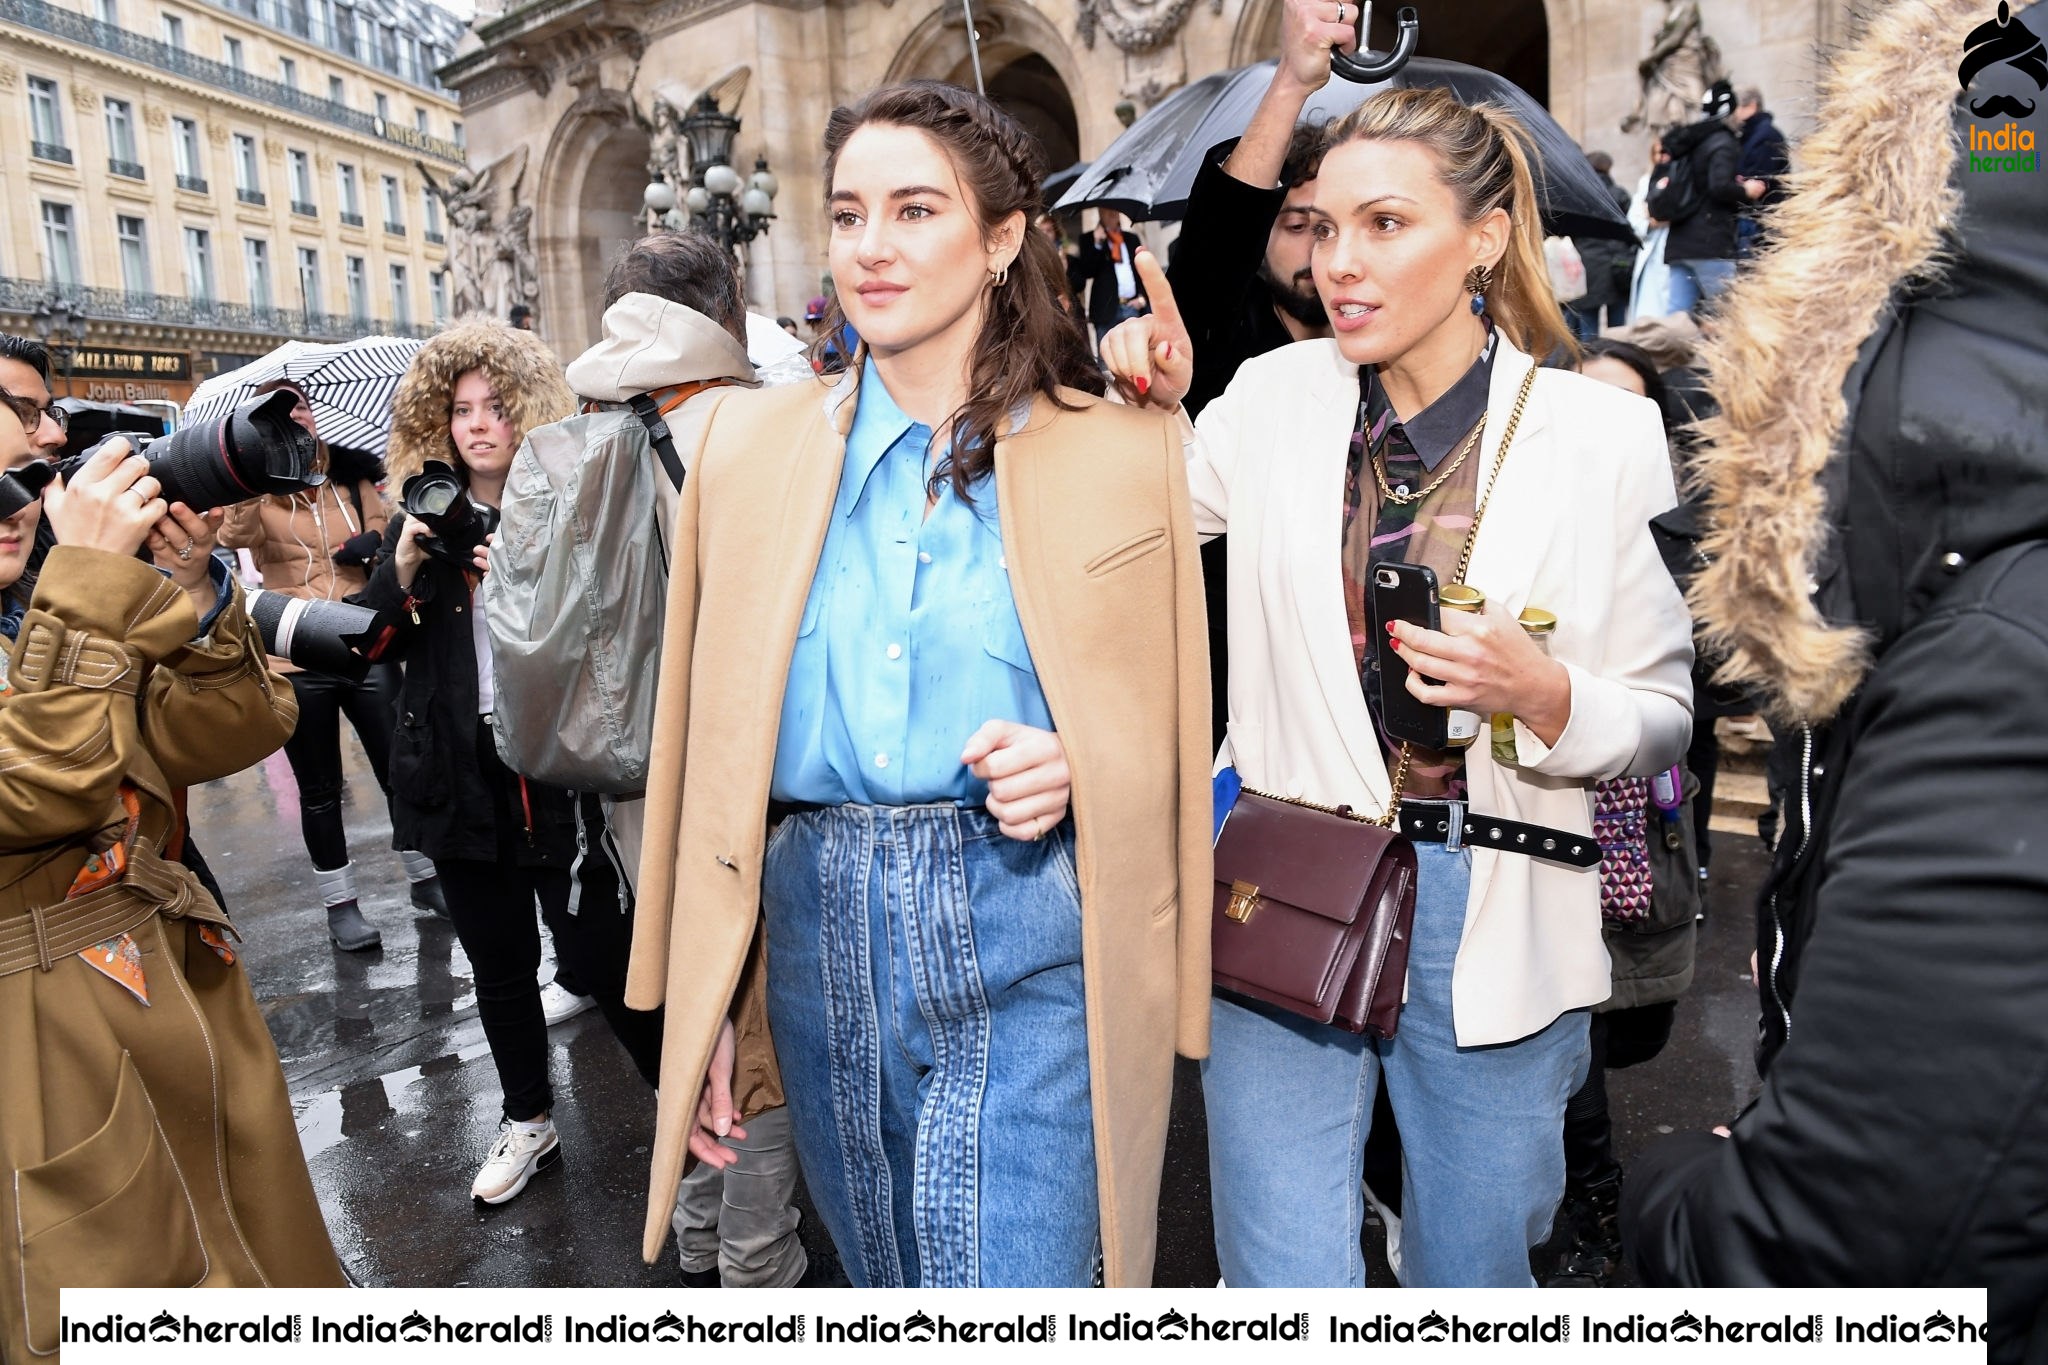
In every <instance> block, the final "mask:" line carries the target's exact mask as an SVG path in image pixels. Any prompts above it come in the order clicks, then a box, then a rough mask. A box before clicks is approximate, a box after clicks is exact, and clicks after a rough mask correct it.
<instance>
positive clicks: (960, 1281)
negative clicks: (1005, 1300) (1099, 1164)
mask: <svg viewBox="0 0 2048 1365" xmlns="http://www.w3.org/2000/svg"><path fill="white" fill-rule="evenodd" d="M1073 858H1074V834H1073V826H1072V824H1071V823H1065V824H1062V825H1061V826H1060V827H1059V828H1058V829H1055V830H1053V831H1052V832H1050V833H1048V834H1047V835H1046V836H1045V838H1044V839H1042V840H1039V841H1037V842H1035V843H1020V842H1019V841H1017V840H1015V839H1011V838H1008V837H1006V836H1005V835H1003V834H1002V833H1001V832H1000V831H999V830H998V829H997V827H996V821H995V819H994V817H993V816H990V815H989V814H988V813H987V812H986V811H983V810H979V809H966V808H962V807H958V806H951V805H930V806H835V807H832V808H830V809H826V810H820V811H808V812H804V813H801V814H797V815H792V816H790V817H788V818H787V819H785V820H784V821H783V822H782V824H781V825H779V826H777V828H776V831H775V833H774V835H773V836H772V838H771V839H770V841H769V845H768V852H767V861H766V867H765V869H764V875H763V882H762V904H763V908H764V912H765V915H766V918H767V925H768V1010H769V1023H770V1025H771V1027H772V1028H773V1029H774V1033H775V1053H776V1058H777V1060H778V1061H779V1062H780V1063H781V1066H782V1082H783V1089H784V1092H785V1093H786V1095H787V1096H788V1101H789V1111H790V1116H791V1119H792V1120H793V1123H794V1129H795V1134H796V1146H797V1156H798V1159H799V1160H800V1161H801V1163H802V1166H803V1172H804V1180H805V1183H806V1184H807V1185H808V1186H809V1188H810V1192H811V1199H812V1201H813V1202H814V1203H815V1204H816V1205H817V1208H818V1213H819V1216H820V1217H821V1218H823V1219H824V1222H825V1227H826V1230H827V1231H828V1232H830V1233H831V1234H832V1241H833V1243H834V1244H835V1245H836V1246H837V1247H838V1249H839V1257H840V1260H841V1261H843V1262H844V1263H845V1266H846V1274H847V1278H848V1279H849V1280H851V1281H852V1282H853V1283H854V1284H855V1285H858V1286H869V1285H882V1286H900V1285H918V1286H974V1285H990V1286H1027V1287H1037V1286H1083V1287H1085V1286H1087V1285H1089V1284H1091V1283H1093V1280H1094V1274H1095V1260H1096V1246H1097V1242H1098V1239H1099V1231H1100V1229H1099V1223H1098V1218H1097V1202H1096V1190H1095V1137H1094V1127H1093V1111H1092V1107H1091V1102H1090V1096H1089V1089H1088V1026H1087V1011H1086V1005H1085V1002H1084V999H1083V996H1082V989H1081V896H1080V890H1079V887H1078V884H1077V883H1076V881H1075V876H1074V861H1073Z"/></svg>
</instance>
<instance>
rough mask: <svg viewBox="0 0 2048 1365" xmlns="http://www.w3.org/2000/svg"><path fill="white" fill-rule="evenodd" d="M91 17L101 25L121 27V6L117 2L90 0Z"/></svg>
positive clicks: (112, 0) (113, 0)
mask: <svg viewBox="0 0 2048 1365" xmlns="http://www.w3.org/2000/svg"><path fill="white" fill-rule="evenodd" d="M92 17H93V18H95V19H97V20H99V21H100V22H101V23H103V24H112V25H113V26H114V27H115V28H119V27H120V26H121V6H120V4H119V3H118V0H92Z"/></svg>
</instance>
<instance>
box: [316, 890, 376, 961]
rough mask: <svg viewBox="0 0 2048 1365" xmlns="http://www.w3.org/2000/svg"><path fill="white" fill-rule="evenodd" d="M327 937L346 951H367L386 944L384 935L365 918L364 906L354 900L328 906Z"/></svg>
mask: <svg viewBox="0 0 2048 1365" xmlns="http://www.w3.org/2000/svg"><path fill="white" fill-rule="evenodd" d="M327 937H329V938H331V939H333V940H334V946H335V947H337V948H339V949H341V950H342V951H343V952H345V953H366V952H368V951H369V950H370V949H372V948H381V947H383V946H384V935H382V934H380V933H378V932H377V930H376V928H375V926H373V925H372V924H371V923H370V922H369V921H368V920H366V919H364V918H363V907H362V906H360V905H358V904H356V903H355V902H354V901H352V900H346V901H343V902H342V903H341V904H339V905H330V906H328V907H327Z"/></svg>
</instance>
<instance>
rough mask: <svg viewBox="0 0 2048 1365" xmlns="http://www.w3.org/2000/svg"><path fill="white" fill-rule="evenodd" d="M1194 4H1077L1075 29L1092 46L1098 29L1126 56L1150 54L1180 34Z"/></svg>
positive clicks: (1136, 0)
mask: <svg viewBox="0 0 2048 1365" xmlns="http://www.w3.org/2000/svg"><path fill="white" fill-rule="evenodd" d="M1194 3H1195V0H1080V7H1079V10H1078V12H1077V15H1076V19H1075V27H1076V28H1078V29H1079V30H1080V34H1081V41H1082V42H1083V43H1085V44H1087V45H1088V47H1089V48H1091V49H1092V48H1093V47H1094V46H1095V31H1096V29H1097V27H1098V26H1099V27H1100V28H1101V29H1102V31H1103V32H1105V33H1107V34H1108V35H1109V40H1110V41H1111V42H1113V43H1115V44H1116V45H1117V47H1119V48H1120V49H1122V50H1123V51H1125V52H1150V51H1151V50H1152V49H1153V48H1156V47H1158V46H1160V45H1161V44H1162V43H1165V42H1168V41H1169V40H1171V39H1172V38H1173V36H1174V35H1175V34H1177V33H1179V32H1180V26H1181V24H1182V23H1183V22H1184V21H1185V20H1186V19H1187V17H1188V11H1189V10H1191V9H1193V8H1194Z"/></svg>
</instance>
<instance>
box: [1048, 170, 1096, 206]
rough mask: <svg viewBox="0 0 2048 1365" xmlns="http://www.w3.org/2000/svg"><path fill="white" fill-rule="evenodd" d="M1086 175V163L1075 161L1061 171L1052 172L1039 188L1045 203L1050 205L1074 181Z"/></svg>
mask: <svg viewBox="0 0 2048 1365" xmlns="http://www.w3.org/2000/svg"><path fill="white" fill-rule="evenodd" d="M1086 174H1088V163H1087V162H1085V161H1076V162H1075V163H1074V164H1073V165H1071V166H1069V167H1067V168H1066V169H1065V170H1063V171H1054V172H1053V173H1052V174H1051V175H1049V176H1047V177H1046V178H1045V184H1044V185H1042V186H1040V187H1039V188H1040V190H1041V191H1042V192H1043V193H1044V195H1045V202H1046V203H1048V204H1050V203H1052V202H1053V201H1054V200H1055V199H1058V198H1059V197H1060V196H1061V195H1062V194H1065V193H1066V192H1067V189H1068V188H1069V187H1070V186H1071V185H1072V184H1073V183H1074V182H1075V181H1076V180H1079V179H1080V178H1081V177H1082V176H1084V175H1086Z"/></svg>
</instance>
